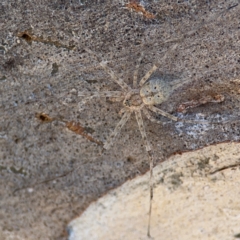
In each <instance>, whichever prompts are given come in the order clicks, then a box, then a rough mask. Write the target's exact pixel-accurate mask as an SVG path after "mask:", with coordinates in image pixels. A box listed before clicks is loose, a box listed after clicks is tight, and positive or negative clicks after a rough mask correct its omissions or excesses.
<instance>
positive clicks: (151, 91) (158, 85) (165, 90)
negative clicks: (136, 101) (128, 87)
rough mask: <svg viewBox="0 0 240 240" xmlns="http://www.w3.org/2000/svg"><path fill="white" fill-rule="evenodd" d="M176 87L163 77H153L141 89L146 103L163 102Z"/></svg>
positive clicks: (141, 94)
mask: <svg viewBox="0 0 240 240" xmlns="http://www.w3.org/2000/svg"><path fill="white" fill-rule="evenodd" d="M173 90H174V88H173V87H172V86H171V85H170V84H169V83H168V82H165V81H164V79H162V78H153V79H151V80H150V81H148V82H146V83H145V84H144V85H143V86H142V87H141V89H140V96H141V97H142V101H143V102H144V104H146V105H155V104H161V103H162V102H164V101H166V100H167V98H168V97H169V95H170V94H171V93H172V92H173Z"/></svg>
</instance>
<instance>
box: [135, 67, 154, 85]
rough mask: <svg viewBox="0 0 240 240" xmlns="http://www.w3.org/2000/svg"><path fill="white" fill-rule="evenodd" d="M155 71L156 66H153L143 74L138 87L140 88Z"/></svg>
mask: <svg viewBox="0 0 240 240" xmlns="http://www.w3.org/2000/svg"><path fill="white" fill-rule="evenodd" d="M156 70H157V66H156V65H153V67H152V68H151V69H150V70H149V71H148V72H147V73H146V74H145V76H144V77H143V78H142V79H141V81H140V82H139V86H140V87H141V86H142V85H143V84H144V83H145V82H146V81H147V80H148V79H149V78H150V76H151V75H152V74H153V73H154V72H155V71H156Z"/></svg>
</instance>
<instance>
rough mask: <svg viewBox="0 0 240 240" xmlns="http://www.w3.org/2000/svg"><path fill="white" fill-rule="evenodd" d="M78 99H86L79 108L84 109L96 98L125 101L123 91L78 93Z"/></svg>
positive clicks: (80, 103)
mask: <svg viewBox="0 0 240 240" xmlns="http://www.w3.org/2000/svg"><path fill="white" fill-rule="evenodd" d="M78 97H84V99H83V100H82V101H81V102H79V104H78V108H79V109H80V110H82V109H83V106H84V105H85V104H86V103H87V102H88V101H90V100H91V99H93V98H95V97H110V98H115V99H116V101H117V100H118V101H121V100H123V99H124V97H123V95H122V92H121V91H104V92H78Z"/></svg>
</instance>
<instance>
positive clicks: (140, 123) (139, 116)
mask: <svg viewBox="0 0 240 240" xmlns="http://www.w3.org/2000/svg"><path fill="white" fill-rule="evenodd" d="M135 115H136V119H137V123H138V127H139V130H140V132H141V135H142V138H143V141H144V144H145V148H146V150H147V153H148V158H149V167H150V176H149V188H150V204H149V216H148V230H147V235H148V237H151V234H150V226H151V214H152V200H153V153H152V149H151V146H150V144H149V142H148V139H147V134H146V131H145V127H144V125H143V119H142V114H141V111H135Z"/></svg>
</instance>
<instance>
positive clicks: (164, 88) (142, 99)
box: [78, 45, 195, 237]
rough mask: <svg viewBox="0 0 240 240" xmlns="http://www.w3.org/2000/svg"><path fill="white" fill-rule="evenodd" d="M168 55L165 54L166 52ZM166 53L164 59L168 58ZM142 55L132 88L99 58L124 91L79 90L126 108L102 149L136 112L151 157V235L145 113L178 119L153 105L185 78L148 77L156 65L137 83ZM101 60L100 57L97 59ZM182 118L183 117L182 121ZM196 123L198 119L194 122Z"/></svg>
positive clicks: (87, 95)
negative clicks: (164, 78)
mask: <svg viewBox="0 0 240 240" xmlns="http://www.w3.org/2000/svg"><path fill="white" fill-rule="evenodd" d="M176 46H177V45H175V46H173V47H172V48H171V50H174V49H175V48H176ZM85 50H86V52H88V53H89V54H90V55H92V56H94V57H95V58H97V59H98V57H97V56H96V54H95V53H94V52H93V51H91V50H90V49H88V48H85ZM165 56H166V55H165ZM165 56H164V58H165ZM142 58H143V53H141V56H140V57H139V59H138V61H137V65H136V69H135V71H134V74H133V85H132V86H133V87H130V86H129V85H127V84H126V83H125V82H124V81H123V79H121V78H119V77H117V76H116V74H115V73H114V72H113V71H112V70H111V69H110V68H109V67H108V66H107V64H106V62H103V61H100V63H99V64H100V66H101V67H102V68H103V69H104V70H105V71H106V72H107V73H108V74H109V75H110V76H111V80H112V81H114V82H115V83H117V84H118V85H119V86H120V87H121V88H122V90H121V91H104V92H79V93H78V96H80V97H85V98H84V100H83V101H82V102H81V103H82V104H84V103H85V102H86V101H88V100H90V99H92V98H94V97H110V98H114V99H115V101H122V103H123V108H122V109H121V111H120V113H121V114H122V117H121V120H120V121H119V122H118V123H117V125H116V127H115V129H114V131H113V132H112V133H111V134H110V136H109V137H108V138H107V140H106V141H105V143H104V145H103V148H104V149H105V150H108V149H109V148H110V147H111V145H112V144H113V142H114V139H115V138H116V136H117V134H119V133H120V131H121V129H122V127H123V126H124V125H125V124H126V122H127V121H128V119H129V118H130V116H131V114H132V113H135V116H136V120H137V123H138V127H139V130H140V132H141V136H142V139H143V141H144V145H145V148H146V151H147V153H148V157H149V165H150V183H149V185H150V206H149V220H148V230H147V235H148V236H149V237H150V220H151V210H152V199H153V184H152V176H153V152H152V149H151V145H150V143H149V141H148V138H147V134H146V130H145V127H144V123H143V118H142V112H143V113H144V114H145V115H146V117H147V118H148V119H149V120H150V121H152V122H155V123H162V122H161V121H160V120H157V119H155V118H153V117H152V116H151V113H150V112H154V113H156V114H160V115H162V116H164V117H167V118H169V119H171V120H173V121H179V120H180V119H178V118H177V117H175V116H173V115H171V114H169V113H167V112H165V111H162V110H161V109H159V108H157V107H155V106H154V105H157V104H161V103H162V102H164V101H166V100H167V99H168V97H169V96H170V94H171V93H172V92H173V91H174V90H176V89H177V88H179V87H180V86H181V85H183V84H184V83H186V81H183V80H174V81H171V82H166V80H165V81H164V80H163V79H161V78H156V77H155V78H152V79H150V80H149V78H150V76H151V75H152V74H153V73H154V72H155V71H156V70H157V66H156V65H153V67H152V68H151V69H150V70H149V71H148V72H147V73H146V74H145V76H144V77H143V78H142V79H141V80H140V82H139V83H138V80H137V76H138V70H139V66H140V62H141V60H142ZM98 61H99V60H98ZM181 121H182V120H181ZM184 122H193V121H184ZM194 122H195V121H194Z"/></svg>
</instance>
